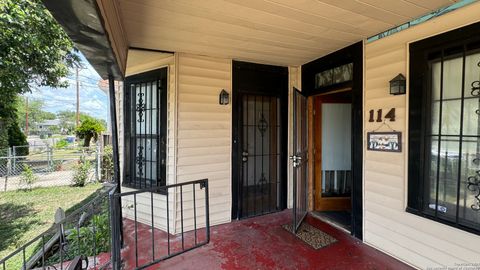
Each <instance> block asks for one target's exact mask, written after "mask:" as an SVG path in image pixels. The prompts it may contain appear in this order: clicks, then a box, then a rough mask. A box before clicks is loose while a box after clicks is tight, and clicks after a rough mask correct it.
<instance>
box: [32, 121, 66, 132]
mask: <svg viewBox="0 0 480 270" xmlns="http://www.w3.org/2000/svg"><path fill="white" fill-rule="evenodd" d="M60 123H61V121H60V120H59V119H52V120H45V121H43V122H40V123H36V125H37V126H38V129H39V130H40V131H42V132H46V131H48V130H49V128H51V127H58V126H59V125H60Z"/></svg>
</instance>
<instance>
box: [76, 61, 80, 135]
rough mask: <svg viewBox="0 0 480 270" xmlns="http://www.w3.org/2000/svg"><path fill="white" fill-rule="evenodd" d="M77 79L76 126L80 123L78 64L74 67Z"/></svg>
mask: <svg viewBox="0 0 480 270" xmlns="http://www.w3.org/2000/svg"><path fill="white" fill-rule="evenodd" d="M75 74H76V81H77V128H78V126H79V125H80V80H79V79H78V66H77V67H76V69H75Z"/></svg>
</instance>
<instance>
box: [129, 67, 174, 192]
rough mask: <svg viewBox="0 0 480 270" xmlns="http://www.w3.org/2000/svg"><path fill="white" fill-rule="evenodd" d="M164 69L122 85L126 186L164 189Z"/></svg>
mask: <svg viewBox="0 0 480 270" xmlns="http://www.w3.org/2000/svg"><path fill="white" fill-rule="evenodd" d="M166 93H167V68H163V69H159V70H155V71H151V72H147V73H143V74H140V75H135V76H131V77H128V78H127V79H126V83H125V178H124V182H123V184H124V185H125V186H129V187H133V188H137V189H142V188H150V187H156V186H162V185H165V178H166V125H167V120H166V114H167V108H166V104H167V102H166V99H167V94H166Z"/></svg>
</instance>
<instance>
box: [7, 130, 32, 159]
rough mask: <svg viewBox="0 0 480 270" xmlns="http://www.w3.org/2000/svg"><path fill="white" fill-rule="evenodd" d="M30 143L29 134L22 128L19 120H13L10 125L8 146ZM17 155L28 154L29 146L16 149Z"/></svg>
mask: <svg viewBox="0 0 480 270" xmlns="http://www.w3.org/2000/svg"><path fill="white" fill-rule="evenodd" d="M25 145H28V142H27V136H25V134H23V132H22V131H21V130H20V127H19V125H18V124H17V122H15V121H13V122H12V123H10V126H9V127H8V146H10V147H13V146H25ZM15 155H17V156H28V147H19V148H17V149H16V152H15Z"/></svg>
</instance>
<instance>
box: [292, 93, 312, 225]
mask: <svg viewBox="0 0 480 270" xmlns="http://www.w3.org/2000/svg"><path fill="white" fill-rule="evenodd" d="M307 113H308V107H307V98H306V97H305V96H303V95H302V93H301V92H300V91H299V90H298V89H296V88H294V91H293V155H292V156H291V157H290V159H292V161H293V228H292V229H293V230H294V232H297V230H298V228H299V227H300V225H301V224H302V221H303V219H304V218H305V216H306V215H307V207H308V205H307V191H308V183H307V174H308V166H307V164H308V130H307V117H308V114H307Z"/></svg>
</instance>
